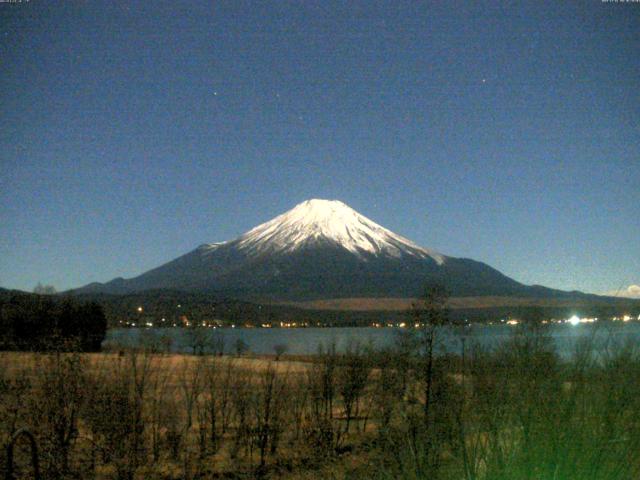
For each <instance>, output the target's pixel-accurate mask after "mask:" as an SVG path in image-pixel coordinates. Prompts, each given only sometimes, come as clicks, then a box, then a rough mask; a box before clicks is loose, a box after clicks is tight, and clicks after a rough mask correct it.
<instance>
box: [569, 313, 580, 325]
mask: <svg viewBox="0 0 640 480" xmlns="http://www.w3.org/2000/svg"><path fill="white" fill-rule="evenodd" d="M567 322H569V323H570V324H571V325H578V324H579V323H580V317H578V316H577V315H574V316H573V317H571V318H570V319H569V320H567Z"/></svg>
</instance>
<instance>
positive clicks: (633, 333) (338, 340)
mask: <svg viewBox="0 0 640 480" xmlns="http://www.w3.org/2000/svg"><path fill="white" fill-rule="evenodd" d="M516 328H517V327H515V326H511V325H472V326H469V327H467V328H466V329H465V332H464V337H465V338H466V344H467V345H471V344H473V343H478V344H480V345H483V346H485V347H489V348H491V347H495V346H497V345H499V344H500V343H502V342H504V341H505V340H506V339H508V338H509V336H510V335H512V334H513V332H514V329H516ZM189 330H190V329H183V328H165V329H160V328H159V329H139V328H116V329H111V330H109V331H108V332H107V338H106V339H105V341H104V342H103V346H104V347H110V348H117V346H118V345H123V346H136V345H140V344H145V343H146V344H149V342H153V341H155V342H157V341H159V339H160V338H161V337H162V336H165V337H168V338H170V339H171V350H172V351H174V352H191V351H192V347H191V346H190V345H191V343H192V340H191V338H192V337H191V336H192V334H191V333H190V332H189ZM202 331H203V332H206V333H205V335H206V339H205V343H206V345H207V347H206V348H205V351H209V352H211V351H213V349H214V348H215V347H214V345H216V344H217V345H221V344H224V351H225V352H226V353H233V352H234V351H235V345H236V342H237V341H238V340H242V341H243V342H245V344H246V345H247V346H248V349H249V351H250V352H252V353H254V354H258V355H262V354H273V353H274V347H275V346H276V345H285V346H286V349H287V353H290V354H296V355H308V354H314V353H317V352H318V348H319V346H320V345H323V346H324V347H326V346H329V345H331V344H333V343H335V345H336V348H337V350H338V351H344V350H345V348H346V347H347V346H348V345H349V344H350V343H352V342H358V343H360V344H364V345H371V346H373V347H375V348H384V347H389V346H392V345H393V344H394V342H395V341H396V339H397V336H398V335H399V332H406V330H405V329H400V328H368V327H360V328H349V327H345V328H218V329H203V330H202ZM549 332H550V334H551V337H552V338H553V340H554V342H555V344H556V347H557V349H558V352H559V353H560V354H561V355H562V356H563V357H568V356H570V355H571V354H572V353H573V351H574V350H575V347H576V345H577V344H578V342H579V340H580V339H588V338H594V340H595V346H596V348H597V349H600V350H601V349H604V348H607V347H608V348H616V347H619V346H622V345H623V344H625V343H627V342H634V343H636V344H637V343H638V342H639V341H640V322H636V321H633V322H597V323H591V324H578V325H570V324H554V325H550V326H549ZM442 338H443V342H442V350H444V351H449V352H459V351H460V345H461V342H460V336H459V335H456V334H452V333H451V331H444V332H443V335H442Z"/></svg>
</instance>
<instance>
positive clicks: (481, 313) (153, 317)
mask: <svg viewBox="0 0 640 480" xmlns="http://www.w3.org/2000/svg"><path fill="white" fill-rule="evenodd" d="M73 298H76V299H77V300H78V301H84V302H89V301H91V302H96V303H98V304H99V305H101V306H102V307H103V308H104V312H105V315H106V317H107V320H108V324H109V327H116V328H117V327H128V326H131V327H133V326H135V327H145V326H148V327H173V326H174V325H175V326H177V327H183V326H200V325H203V324H204V325H209V326H213V325H219V326H230V325H236V326H255V327H259V326H262V325H271V326H274V327H276V326H279V325H280V323H281V322H282V323H285V324H286V323H294V322H295V323H296V324H297V326H327V327H347V326H354V327H355V326H371V325H372V324H387V323H397V322H405V321H407V320H408V319H410V313H409V311H408V310H409V308H410V302H409V303H407V305H406V306H405V307H404V308H402V307H398V308H397V309H395V310H381V309H379V310H377V309H376V308H375V307H371V308H368V309H367V310H359V311H358V310H353V309H351V310H349V309H348V308H344V309H339V308H336V309H326V308H325V309H323V308H319V307H318V306H317V305H315V304H314V303H313V302H312V303H311V304H309V305H305V306H304V307H301V306H300V305H291V304H289V305H287V304H279V303H276V302H269V301H262V302H258V301H256V302H249V301H242V300H234V299H231V298H228V297H225V296H223V295H216V294H213V293H204V292H200V293H198V292H183V291H175V290H149V291H146V292H138V293H130V294H124V295H112V294H104V293H93V294H86V293H85V294H80V295H76V296H75V297H73ZM453 300H456V299H453ZM480 300H482V304H478V305H474V304H473V303H471V304H470V305H469V306H467V307H466V308H465V306H464V305H453V308H452V309H451V311H450V312H449V315H450V316H451V318H452V319H454V320H461V319H468V320H469V321H472V322H490V321H496V320H499V319H501V318H522V319H526V318H538V317H544V318H565V319H566V318H569V317H570V316H572V315H574V314H578V315H581V316H597V317H601V318H606V317H611V316H615V315H620V314H621V313H629V314H633V315H635V316H637V315H638V314H640V302H638V301H633V300H628V301H623V300H622V299H610V298H607V297H600V302H599V303H597V304H596V303H591V302H586V303H583V304H579V302H578V301H576V302H569V303H568V304H564V303H563V302H557V304H555V305H554V304H553V303H551V302H546V303H542V304H541V305H529V304H524V305H517V304H512V305H509V306H506V305H505V306H502V305H499V304H498V305H491V304H490V303H489V302H488V300H486V299H482V298H481V299H480ZM320 303H322V302H320Z"/></svg>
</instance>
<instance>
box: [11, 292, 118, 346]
mask: <svg viewBox="0 0 640 480" xmlns="http://www.w3.org/2000/svg"><path fill="white" fill-rule="evenodd" d="M106 330H107V320H106V317H105V315H104V311H103V309H102V307H101V306H100V305H98V304H97V303H95V302H82V301H78V300H77V299H72V298H69V297H57V296H52V295H36V294H30V293H25V292H17V291H8V290H0V349H2V350H54V349H65V350H82V351H98V350H100V344H101V343H102V341H103V340H104V337H105V335H106Z"/></svg>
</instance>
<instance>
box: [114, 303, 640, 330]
mask: <svg viewBox="0 0 640 480" xmlns="http://www.w3.org/2000/svg"><path fill="white" fill-rule="evenodd" d="M176 306H177V307H178V308H180V307H182V305H176ZM135 310H136V311H137V312H138V313H143V312H144V308H143V307H142V306H138V307H136V309H135ZM610 319H611V320H612V321H620V322H630V321H632V320H638V321H640V315H638V316H637V318H636V317H635V316H631V315H623V316H621V317H611V318H610ZM166 321H167V319H166V318H162V320H161V322H162V324H165V322H166ZM597 321H598V317H579V316H578V315H572V316H571V317H569V318H567V319H560V320H556V319H550V320H543V321H542V323H543V324H547V323H568V324H570V325H574V326H575V325H579V324H581V323H594V322H597ZM467 322H468V320H465V323H467ZM520 322H521V320H518V319H515V318H510V319H504V318H503V319H501V320H500V323H506V324H507V325H518V324H519V323H520ZM119 323H120V324H121V325H127V326H130V327H135V326H136V325H140V326H142V325H144V326H146V327H153V326H154V323H153V322H152V321H145V322H144V323H142V322H137V323H136V322H128V321H123V320H120V322H119ZM178 323H180V324H181V326H184V327H190V326H191V325H192V322H190V321H189V319H188V318H187V317H186V316H185V315H182V316H181V317H180V319H179V322H178ZM178 323H174V322H172V325H173V326H174V327H177V326H178ZM488 323H489V325H493V324H494V322H488ZM278 324H279V326H280V328H296V327H309V326H313V325H310V323H309V322H307V321H299V322H278ZM278 324H275V325H274V323H272V322H266V323H262V324H260V325H259V327H262V328H272V327H274V326H278ZM468 325H470V324H468ZM162 326H164V325H162ZM201 326H202V327H208V328H219V327H223V324H222V322H221V321H219V320H214V321H206V320H203V321H202V323H201ZM230 326H231V328H235V327H236V325H235V324H233V325H230ZM244 326H245V327H247V328H250V327H251V328H253V327H255V325H253V324H245V325H244ZM317 326H321V325H320V322H317ZM370 326H371V327H374V328H384V327H388V328H393V327H396V328H411V327H414V328H420V327H421V326H423V324H421V323H415V324H412V323H408V322H393V323H392V322H372V323H371V324H370Z"/></svg>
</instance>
